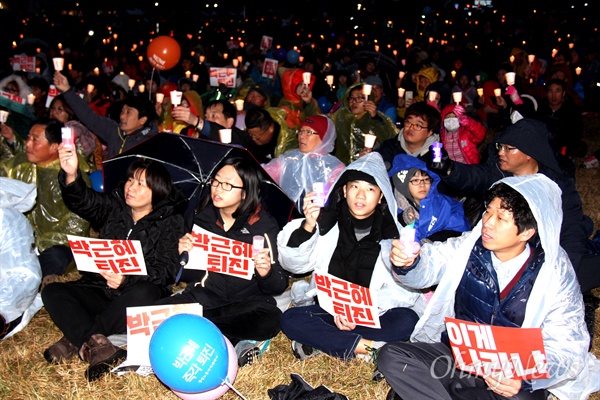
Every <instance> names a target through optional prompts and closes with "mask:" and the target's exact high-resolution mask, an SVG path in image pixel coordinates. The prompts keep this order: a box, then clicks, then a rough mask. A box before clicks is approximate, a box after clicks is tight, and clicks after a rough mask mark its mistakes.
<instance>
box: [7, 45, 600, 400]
mask: <svg viewBox="0 0 600 400" xmlns="http://www.w3.org/2000/svg"><path fill="white" fill-rule="evenodd" d="M432 42H433V41H429V42H426V41H424V42H423V43H414V44H413V43H410V45H409V46H408V47H407V50H406V54H405V56H404V57H406V58H404V59H397V60H393V59H392V64H393V65H391V67H390V65H384V63H383V62H382V59H383V58H384V57H385V59H386V60H389V59H391V58H390V57H388V56H385V55H383V54H379V53H378V52H370V53H369V54H368V55H367V56H366V57H365V58H363V59H360V61H357V59H356V58H353V57H352V54H351V50H350V48H349V47H348V46H345V47H343V46H341V44H340V46H339V47H338V48H336V49H335V51H333V50H332V48H319V47H316V46H304V47H300V48H297V47H296V48H292V47H290V48H288V49H286V48H284V47H281V46H279V47H276V46H268V47H264V48H261V47H260V46H259V45H258V44H255V45H253V46H246V47H244V46H240V45H239V43H237V45H235V46H233V47H231V48H230V54H229V57H219V59H217V58H215V59H210V58H208V57H207V56H205V55H204V54H202V52H197V53H196V52H189V51H188V49H187V48H185V47H184V48H183V51H182V55H181V57H180V59H179V60H177V63H176V65H175V66H174V67H173V68H170V69H166V70H161V69H160V68H156V66H153V64H152V63H149V62H148V61H147V60H144V59H143V57H141V59H137V58H132V57H128V56H127V55H124V56H122V57H117V56H115V57H114V58H112V59H110V60H109V59H108V58H106V59H105V60H104V63H103V65H102V69H101V70H100V69H98V68H97V67H95V66H93V65H91V64H88V63H86V62H84V60H85V59H86V57H87V56H88V55H87V54H81V53H78V52H75V51H73V52H67V53H65V52H64V51H63V52H62V53H61V52H60V51H59V49H58V48H56V49H52V48H49V49H43V50H42V49H36V51H35V52H34V53H33V54H31V53H28V50H26V49H21V48H19V47H15V49H14V54H13V56H18V55H19V56H28V55H29V56H35V59H34V60H35V67H34V68H33V70H30V71H24V70H22V69H21V67H18V68H14V70H13V71H9V72H6V73H5V74H4V75H5V76H2V77H0V78H1V80H0V91H2V96H0V109H1V110H2V111H3V112H7V114H6V113H4V117H6V118H4V117H3V120H2V122H0V131H1V135H2V137H1V139H0V150H1V151H0V176H1V177H2V178H0V191H1V192H2V201H1V202H0V204H1V205H2V208H1V209H0V210H1V211H2V213H0V218H1V221H2V232H0V237H2V238H5V237H6V238H7V239H6V240H2V241H1V242H2V249H1V254H2V265H1V268H2V270H3V274H2V276H3V278H2V279H3V281H2V282H0V289H2V291H0V296H2V298H0V307H1V308H0V322H1V323H2V324H1V325H0V327H1V328H2V329H1V330H0V338H6V337H9V336H11V335H13V334H15V333H17V332H18V331H19V330H21V329H23V328H24V327H25V325H26V324H27V322H28V321H29V320H30V319H31V317H32V316H33V314H35V312H36V311H37V310H39V309H40V307H42V306H44V307H45V308H46V310H47V311H48V313H49V315H50V317H51V319H52V321H53V322H54V323H55V324H56V325H57V327H58V328H59V329H60V330H61V331H62V333H63V335H64V336H63V337H62V338H61V339H60V340H58V341H57V342H56V343H55V344H54V345H52V346H50V347H49V348H48V349H46V351H45V352H44V354H43V356H44V357H45V358H46V360H47V361H48V362H50V363H60V362H63V361H66V360H69V359H71V358H73V357H76V356H79V358H80V359H81V360H83V361H84V362H87V363H89V367H88V368H87V370H86V378H87V379H88V380H90V381H92V380H95V379H98V378H99V377H101V376H102V375H103V374H105V373H107V372H108V371H109V370H110V368H109V366H111V365H113V364H114V363H116V362H118V361H119V360H122V359H124V357H125V355H126V353H125V351H124V350H123V349H122V348H120V347H119V346H116V345H114V344H113V343H111V340H110V339H109V336H111V335H114V334H123V333H125V332H126V314H125V310H126V308H127V307H133V306H141V305H155V304H181V303H200V304H201V305H202V306H203V313H204V316H205V317H206V318H208V319H209V320H211V321H213V322H214V323H215V324H216V325H217V327H218V328H219V329H220V330H221V331H222V333H223V334H224V335H225V336H226V337H227V338H228V339H229V340H230V342H231V343H232V345H234V347H235V349H236V353H237V357H238V363H239V365H240V366H244V365H249V364H252V363H254V362H256V360H257V359H260V357H261V356H262V353H263V352H264V351H265V350H266V348H268V346H269V342H270V339H272V338H273V337H275V336H276V335H277V334H279V332H280V331H282V332H283V333H284V334H285V335H286V336H287V337H288V338H289V339H290V340H291V347H292V351H293V353H294V355H295V356H296V357H297V358H298V359H300V360H304V359H306V358H308V357H313V356H317V355H319V354H328V355H330V356H333V357H337V358H340V359H343V360H349V359H352V358H355V357H358V358H362V359H365V360H368V361H375V362H376V363H375V367H376V369H375V373H374V379H382V378H385V379H386V380H387V381H388V382H389V384H390V386H391V387H392V390H391V391H390V395H389V396H388V398H389V399H392V398H404V399H408V398H417V397H419V396H421V397H422V396H424V393H426V392H427V395H426V397H427V398H432V399H434V398H435V399H438V398H439V399H449V398H452V399H472V398H486V399H488V398H489V399H501V398H514V399H546V398H547V396H548V395H549V393H552V394H553V395H555V396H557V398H561V399H563V398H564V399H567V398H568V399H575V398H577V399H584V398H586V396H587V395H588V394H589V393H591V392H593V391H597V390H600V381H599V380H598V376H599V375H600V362H598V361H597V360H596V359H595V358H594V356H592V355H591V354H589V353H588V352H589V350H590V346H591V339H590V338H591V337H592V336H593V333H594V312H595V309H596V308H597V306H598V303H599V301H598V299H597V298H596V297H595V296H594V295H593V294H592V290H593V289H595V288H597V287H600V269H599V268H600V267H599V266H600V255H598V254H594V253H592V252H590V251H589V250H588V245H587V244H588V241H589V240H590V238H591V237H592V235H593V233H594V225H593V222H592V220H591V218H590V217H588V216H587V215H585V213H584V211H583V207H582V201H581V198H580V195H579V193H578V191H577V189H576V186H575V171H576V168H598V167H599V162H598V159H599V158H600V149H593V148H589V146H588V144H587V143H586V142H585V141H584V139H583V128H584V123H583V118H584V116H585V115H586V114H590V115H593V114H594V113H595V114H596V117H597V112H598V111H599V110H600V107H599V106H600V105H599V104H598V99H599V96H598V90H599V88H598V82H599V80H600V76H599V75H598V74H599V73H600V71H599V70H600V60H599V59H597V55H598V54H597V51H594V50H593V46H592V45H593V43H591V45H589V44H590V43H586V46H584V45H583V44H582V43H577V42H574V43H571V44H566V45H564V44H557V46H556V49H555V50H554V51H553V52H552V54H548V55H544V54H542V53H538V52H537V51H536V50H537V49H529V50H525V49H524V48H522V47H518V46H513V47H509V48H503V47H501V48H499V50H498V51H499V52H504V56H503V58H502V61H501V62H498V64H497V65H495V66H494V67H493V69H485V66H484V64H483V63H481V62H477V61H476V59H475V58H474V57H473V54H474V53H475V51H474V50H473V49H468V48H465V49H462V51H451V50H450V49H449V47H447V46H446V47H445V46H444V45H442V44H439V43H433V44H432ZM58 56H60V57H62V58H63V60H64V69H60V68H55V67H54V65H53V63H51V62H49V60H50V59H51V58H53V57H58ZM233 60H235V61H236V62H233ZM273 60H276V61H277V69H276V70H275V71H274V74H269V73H267V71H266V69H265V68H266V67H265V65H267V64H268V63H270V62H272V61H273ZM386 62H387V61H386ZM211 67H215V68H229V69H231V70H234V71H235V77H236V79H235V80H233V81H232V82H230V83H228V84H224V83H222V84H220V85H218V86H214V85H213V86H211V84H210V82H211V72H210V71H211ZM390 71H391V72H390ZM177 92H181V95H182V97H181V102H180V103H179V104H173V102H172V100H171V99H172V97H171V95H172V94H173V93H177ZM65 127H67V128H71V130H72V131H73V132H75V138H76V141H75V143H74V145H73V146H71V145H69V144H68V143H65V142H63V139H62V136H61V131H62V129H63V128H65ZM223 130H229V132H230V134H231V136H230V139H228V140H226V143H227V144H229V145H231V146H234V147H242V148H245V149H247V150H248V152H249V153H250V154H251V155H252V156H253V158H254V159H255V160H256V161H258V163H252V162H249V161H248V160H247V159H243V158H238V157H230V158H227V159H225V160H223V161H222V162H221V163H220V164H219V165H218V168H216V169H215V173H214V175H213V176H211V177H210V178H209V179H210V180H209V181H207V182H206V184H207V185H208V186H209V190H207V194H206V195H205V196H204V197H203V198H202V199H200V201H199V202H198V204H191V205H190V206H191V207H192V208H193V210H194V216H193V223H194V224H196V225H198V226H200V227H202V228H203V229H206V230H208V231H210V232H212V233H214V234H217V235H221V236H224V237H227V238H230V239H233V240H239V241H242V242H247V243H252V239H253V236H255V235H260V236H265V237H266V238H267V239H268V240H267V241H268V243H270V246H271V247H269V246H267V247H268V248H265V249H263V250H262V251H260V252H258V253H257V254H255V255H253V262H254V274H253V276H252V278H251V279H250V280H245V279H242V278H237V277H233V276H229V275H224V274H219V273H212V272H211V273H197V274H196V273H187V274H184V278H183V282H184V283H185V284H186V287H185V289H184V290H183V291H182V292H179V293H177V294H173V293H172V289H173V286H174V285H175V284H176V283H177V282H178V280H179V276H178V271H179V267H180V255H181V254H182V253H185V252H190V251H191V250H192V242H193V237H192V235H191V234H190V231H189V230H190V226H187V225H189V224H188V223H187V222H186V221H185V219H184V216H185V214H186V213H185V211H186V209H188V201H189V199H187V198H186V197H185V195H184V194H183V192H182V191H181V189H180V188H179V187H178V186H177V185H176V184H175V183H173V180H172V177H171V176H170V174H169V172H168V171H167V170H166V169H165V167H164V166H163V165H162V164H161V163H159V162H157V161H151V160H144V159H142V160H138V161H135V162H133V163H132V164H131V165H130V167H129V168H128V170H127V171H124V172H125V174H124V176H123V177H119V179H121V178H122V182H121V184H120V185H119V186H118V188H117V189H114V190H113V191H111V192H106V193H103V190H102V188H101V185H93V184H92V180H94V179H97V178H96V177H97V175H94V173H95V172H97V171H101V170H102V168H103V166H102V165H103V164H102V163H103V161H106V160H108V159H110V158H112V157H115V156H118V155H119V154H121V153H123V152H124V151H127V150H129V149H132V148H134V147H135V146H137V145H139V144H140V143H142V142H144V141H146V140H148V139H149V138H151V137H153V136H154V135H157V134H159V132H164V133H166V134H169V135H184V136H188V137H192V138H194V139H191V140H196V139H197V140H206V141H213V142H220V141H222V140H223V136H222V135H223ZM197 156H198V157H200V158H201V157H203V156H204V155H203V154H197ZM576 159H577V160H579V159H584V160H585V161H584V162H583V163H582V164H580V165H576V164H575V162H574V160H576ZM258 164H260V166H259V165H258ZM261 168H262V169H264V171H266V173H268V174H269V175H270V176H271V178H272V179H273V181H274V182H276V183H277V184H278V185H279V186H280V187H281V189H282V190H283V191H284V192H285V193H286V194H287V195H288V196H289V197H290V199H292V200H293V201H294V203H295V207H294V209H293V210H292V211H291V213H290V218H289V220H288V222H287V224H283V225H282V224H280V223H278V221H277V220H275V218H274V217H273V216H271V215H270V214H269V212H268V211H267V209H268V207H265V204H264V201H265V198H264V197H265V196H264V193H262V192H261V175H260V172H261V171H260V169H261ZM97 186H100V187H97ZM32 191H35V192H37V197H36V196H34V195H33V194H32ZM321 191H322V192H321ZM5 210H6V211H5ZM21 214H24V215H25V216H27V219H28V222H27V221H25V220H24V218H21V217H22V215H21ZM13 220H14V221H15V222H12V221H13ZM13 224H14V226H17V224H18V225H19V229H13ZM28 224H29V225H28ZM21 225H22V226H21ZM406 227H409V228H413V229H414V230H415V243H416V244H415V245H414V246H408V245H407V244H406V242H401V241H400V240H399V239H400V233H401V231H402V230H403V229H405V228H406ZM597 228H598V227H596V229H597ZM94 232H95V233H96V234H98V237H100V238H103V239H130V240H139V241H140V242H141V245H142V250H143V256H144V259H145V262H146V265H147V268H148V274H147V275H146V276H141V277H140V276H124V275H121V274H113V273H101V274H96V273H90V272H84V273H81V277H79V278H78V279H77V280H75V281H73V282H56V279H55V277H56V276H61V275H65V274H68V273H69V272H71V271H72V270H73V266H74V265H73V255H72V252H71V249H70V248H69V243H68V241H67V237H66V235H68V234H69V235H75V236H84V237H88V236H90V235H91V234H92V233H94ZM32 248H33V249H35V253H33V252H32ZM25 262H26V263H27V265H26V268H22V271H20V272H19V273H21V274H23V277H22V280H17V281H14V282H13V281H10V280H9V281H7V282H4V276H5V274H4V269H5V268H6V269H7V270H8V269H9V268H14V269H19V268H21V267H20V266H21V265H22V264H23V263H25ZM317 273H327V274H330V275H333V276H335V277H337V278H340V279H343V280H346V281H349V282H350V283H351V284H353V285H357V286H360V287H365V288H369V289H370V290H371V291H372V292H373V293H375V294H376V297H377V300H378V312H379V320H380V323H381V327H380V328H379V329H374V328H369V327H365V326H361V325H357V324H355V323H353V322H351V321H349V320H348V319H347V318H345V317H344V316H341V315H331V314H329V313H328V312H327V311H326V310H325V309H324V308H323V307H322V305H319V303H318V301H317V297H316V289H315V287H316V284H315V275H316V274H317ZM307 275H312V278H311V279H310V282H309V281H308V280H303V279H299V280H298V279H296V281H295V282H294V284H293V285H292V288H291V291H292V307H290V308H287V307H281V306H280V303H279V302H278V301H277V300H278V298H279V297H280V295H281V294H282V293H284V291H286V290H287V289H288V287H289V285H290V283H291V279H292V278H299V277H305V276H307ZM12 276H13V275H12V273H11V277H12ZM21 281H22V282H27V283H28V284H27V285H20V289H22V291H23V293H22V294H18V295H16V294H15V293H16V292H17V287H16V286H17V285H19V283H18V282H21ZM5 297H6V298H5ZM15 298H18V299H20V301H18V302H15V301H14V299H15ZM444 317H453V318H458V319H462V320H466V321H470V322H476V323H481V324H487V325H494V326H502V327H538V328H541V329H542V335H543V341H544V346H545V351H546V358H547V363H548V370H549V372H550V375H549V378H547V379H540V380H533V381H520V380H515V379H510V378H506V377H497V376H493V377H492V376H489V377H483V378H482V377H478V376H475V375H469V374H467V375H466V376H464V374H463V375H460V377H455V376H454V374H449V375H447V376H446V375H444V374H440V375H439V376H442V375H444V376H443V377H442V379H439V378H434V377H433V376H432V374H430V373H429V372H428V371H430V368H431V366H432V364H435V363H436V360H437V359H439V358H440V357H442V358H444V357H445V358H446V359H448V360H452V350H451V349H450V347H449V342H448V334H447V332H446V328H445V325H444ZM438 367H439V368H442V369H444V370H448V371H451V370H453V369H454V362H452V361H451V362H450V364H448V365H443V366H440V365H436V368H438ZM450 375H452V376H450ZM594 376H595V378H594ZM488 389H491V390H488ZM417 393H418V395H417Z"/></svg>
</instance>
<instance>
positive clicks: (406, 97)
mask: <svg viewBox="0 0 600 400" xmlns="http://www.w3.org/2000/svg"><path fill="white" fill-rule="evenodd" d="M412 99H413V92H412V90H407V91H406V92H404V101H409V100H412Z"/></svg>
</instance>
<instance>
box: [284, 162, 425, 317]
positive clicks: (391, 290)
mask: <svg viewBox="0 0 600 400" xmlns="http://www.w3.org/2000/svg"><path fill="white" fill-rule="evenodd" d="M351 171H361V172H364V173H366V174H368V175H370V176H372V177H373V178H374V180H375V182H376V183H377V186H379V188H380V189H381V191H382V193H383V195H384V197H385V200H386V203H387V208H386V209H385V210H382V212H383V213H384V214H385V213H389V214H388V216H389V217H391V219H390V221H392V220H393V221H394V222H395V224H396V226H395V228H396V229H399V225H398V223H397V222H396V219H395V218H394V216H395V215H396V200H395V199H394V195H393V193H392V186H391V184H390V180H389V178H388V176H387V172H386V170H385V167H384V165H383V160H382V159H381V156H380V155H379V154H378V153H369V154H367V155H365V156H363V157H361V158H359V159H358V160H356V161H354V162H353V163H352V164H350V165H349V166H347V167H346V169H345V170H344V172H343V173H342V174H341V175H340V177H339V178H338V180H337V182H336V184H335V186H334V188H333V189H332V191H331V192H330V198H328V200H327V204H326V208H331V207H335V206H336V204H335V203H337V202H336V201H334V200H335V199H333V198H332V197H331V193H336V188H337V187H340V186H341V185H343V184H344V183H345V182H346V181H347V179H346V178H345V176H346V177H347V175H346V173H347V172H351ZM340 200H341V201H343V200H344V199H343V197H342V199H340ZM322 212H323V211H322ZM303 221H304V218H298V219H294V220H292V221H290V222H289V223H288V224H287V225H286V226H285V227H284V228H283V230H282V231H281V232H280V233H279V235H278V236H277V247H278V249H279V260H280V262H281V265H282V266H283V267H284V268H285V269H286V270H287V271H289V272H291V273H294V274H305V273H309V272H313V271H318V272H328V270H329V265H330V260H331V259H332V256H333V255H334V252H335V250H336V247H337V244H338V238H339V235H340V232H341V229H340V226H339V223H335V224H334V225H332V226H331V225H329V224H328V225H327V226H325V224H324V223H322V222H321V221H322V219H321V217H319V220H318V221H317V228H316V232H315V233H313V234H312V235H311V236H310V238H309V239H308V240H306V241H304V242H303V243H302V244H300V245H299V246H298V247H291V246H289V245H288V243H289V241H290V237H291V236H292V234H293V233H294V232H295V231H296V230H297V229H298V228H300V227H301V226H302V223H303ZM327 222H328V221H327ZM386 257H387V258H388V259H389V249H388V250H386V251H383V250H380V253H379V257H378V258H377V261H376V263H375V265H374V268H373V270H372V275H371V280H370V285H369V288H370V289H371V290H373V291H375V292H377V300H378V306H379V315H382V314H384V313H385V312H386V311H387V310H390V309H392V308H396V307H408V308H411V309H413V310H414V311H415V312H416V313H417V314H419V315H421V312H422V310H423V307H424V305H425V300H424V297H423V295H422V294H421V293H420V292H419V291H416V290H409V289H407V288H406V287H404V286H403V285H400V284H399V283H398V282H397V281H394V280H393V277H392V275H391V270H390V268H389V267H386V266H385V265H384V263H383V261H382V260H383V259H385V258H386ZM307 295H308V296H309V297H312V296H315V295H316V283H315V277H314V274H313V276H312V279H311V281H310V285H309V290H308V292H307Z"/></svg>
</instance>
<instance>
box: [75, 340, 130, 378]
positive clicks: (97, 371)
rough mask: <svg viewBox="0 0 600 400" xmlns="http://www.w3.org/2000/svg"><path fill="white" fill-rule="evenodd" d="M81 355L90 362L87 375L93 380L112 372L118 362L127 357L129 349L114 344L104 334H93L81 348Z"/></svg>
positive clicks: (86, 371)
mask: <svg viewBox="0 0 600 400" xmlns="http://www.w3.org/2000/svg"><path fill="white" fill-rule="evenodd" d="M79 355H80V356H81V359H82V360H83V361H87V362H89V363H90V366H89V367H88V369H86V370H85V377H86V378H87V380H88V381H90V382H92V381H95V380H96V379H98V378H100V377H102V375H104V374H106V373H107V372H110V370H111V369H112V368H113V367H114V366H115V365H116V364H118V363H120V362H122V361H123V360H125V359H126V358H127V351H126V350H123V349H121V348H120V347H117V346H114V345H113V344H112V343H111V342H110V340H108V338H107V337H106V336H104V335H101V334H99V333H98V334H95V335H92V337H91V338H90V340H88V342H87V343H84V344H83V346H81V350H79Z"/></svg>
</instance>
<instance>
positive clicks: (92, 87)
mask: <svg viewBox="0 0 600 400" xmlns="http://www.w3.org/2000/svg"><path fill="white" fill-rule="evenodd" d="M93 91H94V85H92V84H91V83H88V85H87V92H88V94H91V93H92V92H93Z"/></svg>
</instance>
